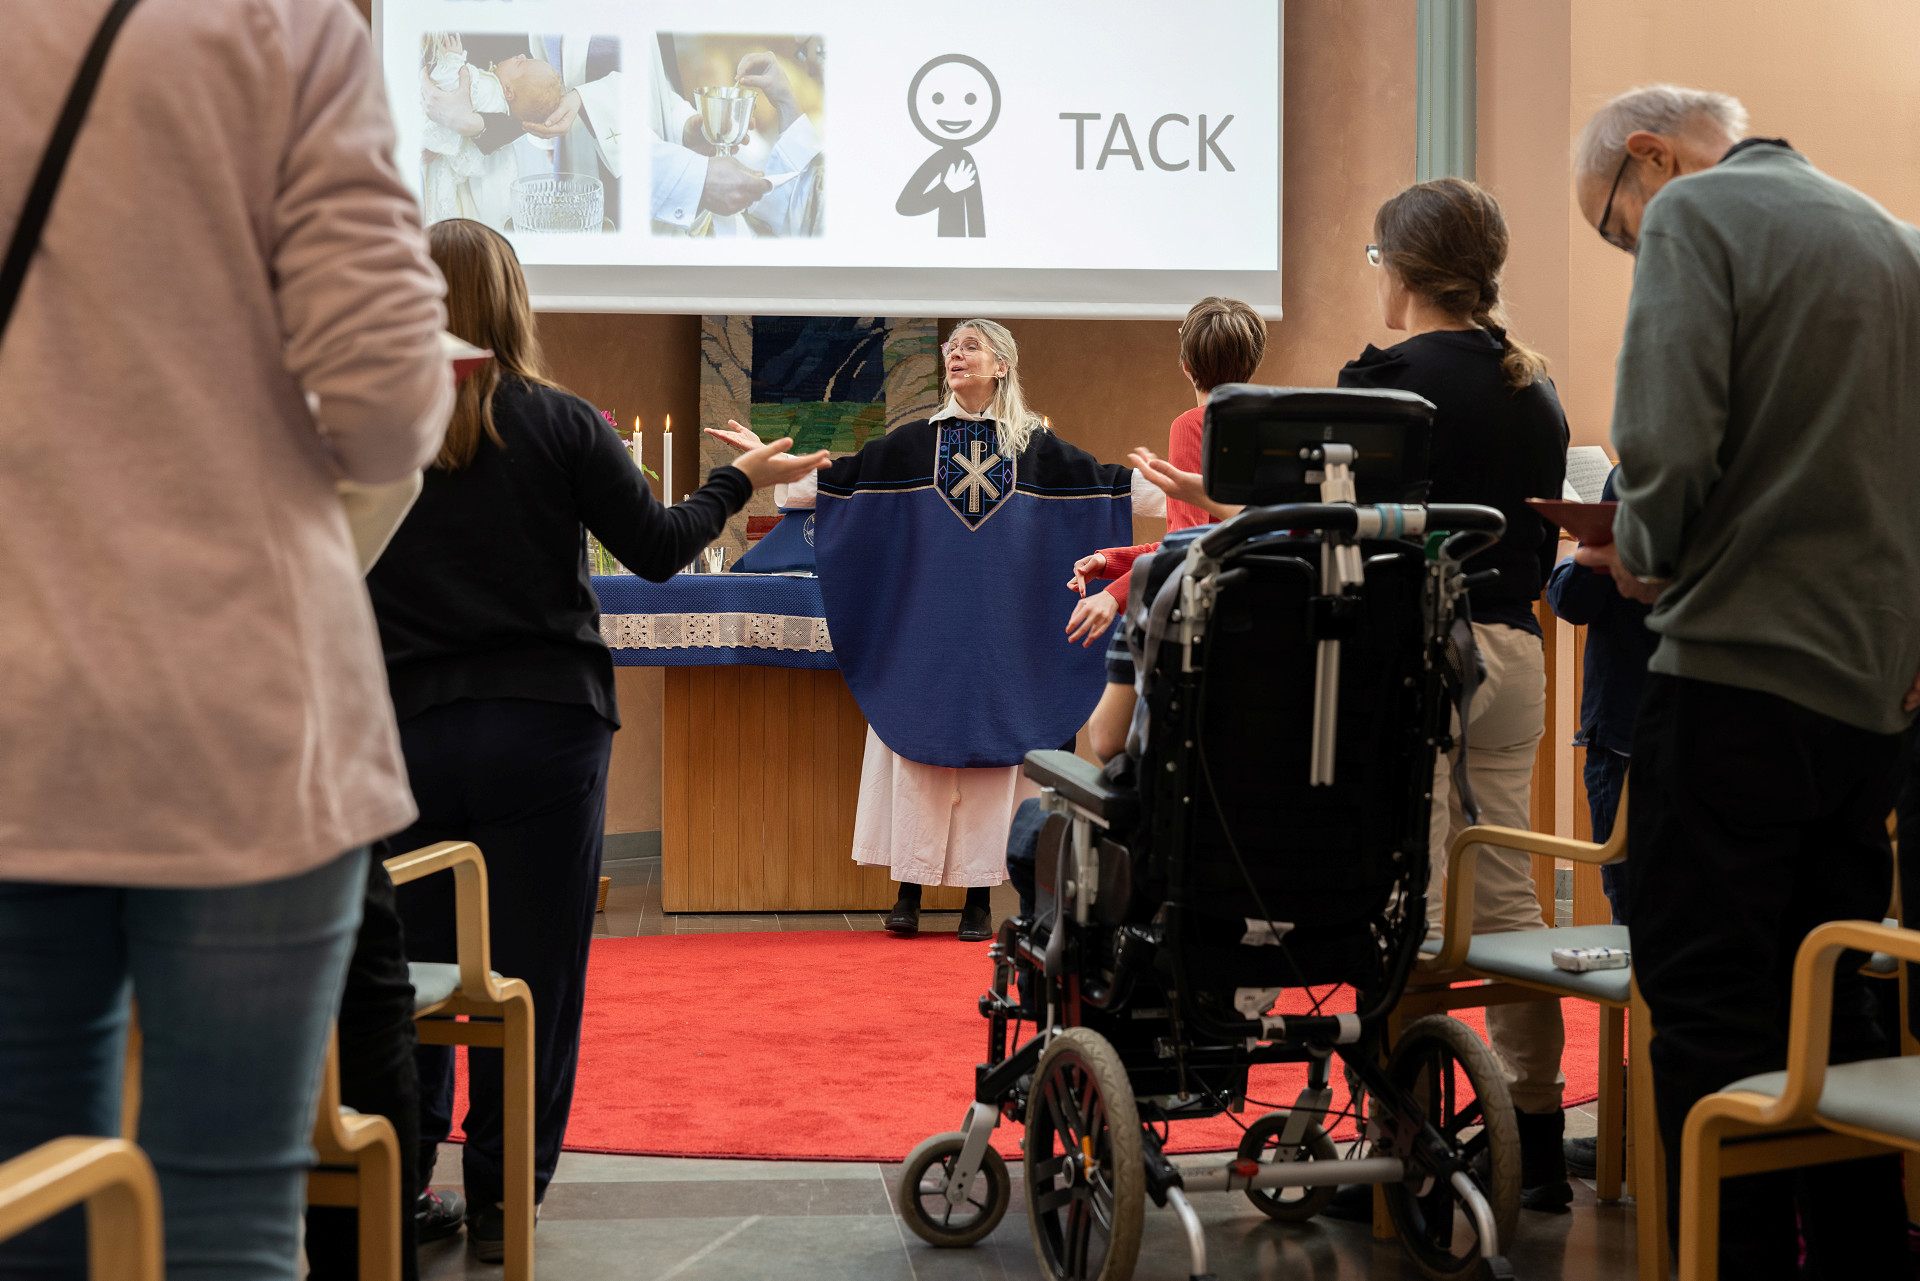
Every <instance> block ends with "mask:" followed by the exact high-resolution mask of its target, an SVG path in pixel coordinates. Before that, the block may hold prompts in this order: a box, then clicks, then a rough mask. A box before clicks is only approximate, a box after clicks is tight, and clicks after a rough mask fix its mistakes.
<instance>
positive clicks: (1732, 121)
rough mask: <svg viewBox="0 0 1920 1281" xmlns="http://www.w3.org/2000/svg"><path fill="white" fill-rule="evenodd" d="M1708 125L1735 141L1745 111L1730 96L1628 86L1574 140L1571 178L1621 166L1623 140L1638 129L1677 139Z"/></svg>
mask: <svg viewBox="0 0 1920 1281" xmlns="http://www.w3.org/2000/svg"><path fill="white" fill-rule="evenodd" d="M1703 124H1704V125H1708V126H1711V127H1712V128H1714V129H1717V130H1719V131H1720V132H1721V133H1724V134H1725V135H1726V136H1727V140H1728V141H1729V142H1738V141H1740V139H1741V137H1742V136H1743V135H1744V134H1745V133H1746V132H1747V109H1746V108H1745V107H1743V106H1741V105H1740V100H1739V99H1738V98H1736V97H1734V96H1733V95H1731V94H1725V93H1715V92H1714V91H1713V90H1711V89H1687V88H1683V87H1682V86H1680V85H1643V86H1641V87H1640V88H1638V89H1629V90H1627V91H1626V92H1625V93H1623V94H1621V95H1620V96H1618V97H1616V98H1614V99H1612V100H1611V101H1609V102H1608V103H1607V105H1606V106H1604V107H1602V108H1600V110H1598V111H1596V112H1594V113H1593V118H1592V119H1590V120H1588V121H1587V124H1586V127H1585V128H1584V129H1582V130H1581V131H1580V140H1579V141H1578V142H1576V143H1575V144H1574V153H1573V154H1574V176H1575V177H1578V178H1591V177H1593V176H1595V175H1597V174H1598V175H1604V174H1607V173H1610V172H1611V171H1612V170H1614V169H1615V168H1617V167H1618V166H1619V165H1620V162H1621V160H1622V158H1624V157H1625V156H1626V154H1627V139H1628V138H1629V137H1631V136H1632V135H1634V134H1636V133H1641V132H1645V133H1654V134H1659V135H1660V136H1661V137H1663V138H1679V137H1684V136H1686V135H1687V134H1690V133H1694V132H1696V131H1697V130H1698V129H1699V128H1700V126H1701V125H1703Z"/></svg>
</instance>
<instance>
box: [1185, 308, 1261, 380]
mask: <svg viewBox="0 0 1920 1281" xmlns="http://www.w3.org/2000/svg"><path fill="white" fill-rule="evenodd" d="M1266 353H1267V322H1266V321H1264V320H1262V319H1260V313H1259V312H1257V311H1255V310H1254V309H1253V308H1251V307H1249V306H1247V304H1245V303H1243V302H1241V301H1240V300H1239V299H1238V298H1202V299H1201V300H1200V301H1199V302H1197V303H1195V304H1193V310H1192V311H1189V312H1188V313H1187V318H1186V320H1185V321H1183V322H1182V323H1181V325H1180V366H1181V368H1183V369H1185V370H1186V371H1187V377H1188V378H1191V379H1192V380H1193V385H1194V388H1195V389H1196V390H1198V391H1212V390H1213V389H1214V388H1215V387H1218V386H1221V385H1222V384H1223V383H1243V382H1247V381H1248V380H1250V379H1251V378H1252V377H1253V371H1254V370H1256V369H1258V368H1259V367H1260V358H1261V357H1262V356H1264V355H1266Z"/></svg>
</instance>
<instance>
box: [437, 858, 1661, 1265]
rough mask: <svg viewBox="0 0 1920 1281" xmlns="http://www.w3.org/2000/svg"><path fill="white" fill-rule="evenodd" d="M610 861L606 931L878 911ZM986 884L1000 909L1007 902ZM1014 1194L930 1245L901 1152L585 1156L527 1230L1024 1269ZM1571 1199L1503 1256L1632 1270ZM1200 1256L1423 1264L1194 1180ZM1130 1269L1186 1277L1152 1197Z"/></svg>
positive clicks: (600, 923) (457, 1244)
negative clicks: (795, 903)
mask: <svg viewBox="0 0 1920 1281" xmlns="http://www.w3.org/2000/svg"><path fill="white" fill-rule="evenodd" d="M606 874H607V875H609V876H611V877H613V888H612V890H611V892H610V893H609V895H608V904H607V911H606V912H605V913H603V914H602V915H601V916H600V917H599V918H597V920H596V923H595V933H596V934H597V935H599V936H601V937H622V938H624V937H633V936H636V935H647V934H674V933H682V934H684V933H696V932H717V931H733V930H776V929H777V930H819V929H829V930H863V929H879V928H880V919H881V914H880V913H873V912H855V913H838V912H805V913H781V914H777V915H773V914H769V915H715V916H694V915H684V914H680V915H672V916H669V915H668V914H666V913H664V912H662V911H661V909H660V864H659V860H658V859H657V858H640V859H626V860H621V861H619V862H609V863H608V864H607V865H606ZM1013 906H1014V904H1013V900H1012V897H1011V890H1010V889H1009V888H1008V887H1005V886H1002V887H1000V889H999V890H998V891H996V894H995V901H994V909H995V911H994V915H995V917H996V919H997V918H998V917H999V916H1001V915H1002V914H1004V913H1005V912H1008V911H1011V910H1012V909H1013ZM958 919H959V914H958V913H953V912H947V913H928V914H926V915H925V916H923V917H922V918H921V926H922V928H923V929H926V930H929V931H933V930H951V929H954V928H956V924H957V922H958ZM1594 1123H1595V1118H1594V1116H1593V1114H1592V1112H1591V1110H1590V1109H1585V1108H1580V1109H1572V1110H1570V1111H1569V1113H1568V1126H1567V1129H1568V1133H1570V1134H1591V1133H1593V1129H1594ZM1012 1172H1013V1175H1014V1180H1015V1186H1014V1201H1013V1208H1012V1209H1011V1210H1010V1211H1009V1212H1008V1214H1007V1217H1006V1219H1005V1220H1004V1221H1003V1222H1002V1223H1001V1224H1000V1226H999V1228H998V1229H997V1230H996V1231H995V1232H994V1234H993V1235H992V1236H990V1237H988V1238H987V1239H986V1240H985V1241H983V1242H981V1243H980V1244H979V1245H977V1246H974V1247H972V1248H971V1249H966V1250H935V1249H932V1248H931V1247H929V1246H927V1245H925V1244H923V1243H922V1242H921V1241H920V1240H919V1239H918V1238H917V1237H915V1236H913V1235H912V1234H911V1233H910V1232H908V1231H907V1230H906V1227H905V1225H904V1224H903V1223H902V1222H901V1221H900V1220H899V1218H898V1217H897V1216H896V1214H895V1212H894V1205H893V1193H892V1186H893V1183H894V1180H895V1178H896V1177H897V1175H898V1173H899V1170H898V1167H897V1166H892V1165H884V1164H875V1163H873V1162H832V1161H719V1160H705V1159H676V1158H671V1157H623V1156H596V1155H589V1154H584V1153H573V1152H569V1153H566V1154H565V1155H563V1156H562V1157H561V1159H560V1167H559V1170H558V1171H557V1173H556V1175H555V1177H554V1182H553V1186H552V1187H551V1188H550V1189H549V1190H548V1193H547V1199H546V1203H545V1204H544V1205H543V1206H542V1208H541V1215H540V1224H539V1229H538V1231H537V1233H536V1237H535V1242H536V1251H537V1254H536V1259H537V1266H538V1273H539V1277H540V1281H601V1279H602V1278H622V1279H625V1278H632V1279H633V1281H736V1279H746V1278H756V1279H757V1278H769V1279H778V1281H1026V1279H1028V1278H1038V1277H1039V1276H1040V1275H1041V1274H1040V1270H1039V1266H1038V1264H1037V1263H1036V1262H1035V1259H1034V1254H1033V1246H1032V1243H1031V1239H1030V1237H1029V1234H1028V1225H1027V1216H1026V1210H1025V1198H1024V1194H1023V1192H1022V1189H1021V1185H1020V1176H1019V1167H1018V1165H1017V1164H1015V1165H1014V1166H1013V1170H1012ZM459 1180H460V1157H459V1149H458V1148H456V1147H452V1146H448V1147H445V1148H442V1149H441V1153H440V1163H439V1167H438V1168H437V1169H436V1171H435V1183H436V1184H437V1185H439V1186H443V1187H458V1186H459ZM1575 1193H1576V1201H1575V1205H1574V1210H1573V1212H1572V1213H1571V1214H1565V1215H1541V1214H1532V1213H1523V1215H1522V1220H1521V1228H1520V1233H1519V1238H1518V1240H1517V1241H1516V1242H1515V1243H1514V1245H1513V1249H1512V1253H1511V1255H1510V1258H1511V1260H1512V1262H1513V1263H1514V1266H1515V1270H1516V1275H1517V1276H1519V1277H1520V1278H1522V1279H1523V1281H1614V1279H1615V1278H1620V1279H1622V1281H1624V1279H1625V1278H1630V1277H1632V1276H1633V1275H1634V1267H1633V1260H1634V1246H1633V1215H1634V1209H1633V1206H1632V1205H1631V1204H1624V1205H1601V1204H1599V1203H1598V1202H1596V1201H1595V1200H1594V1198H1593V1192H1592V1189H1591V1187H1589V1186H1586V1185H1576V1189H1575ZM1194 1204H1195V1206H1196V1208H1197V1209H1198V1210H1199V1211H1200V1215H1201V1218H1202V1220H1203V1221H1204V1222H1205V1224H1206V1226H1207V1244H1208V1249H1209V1263H1210V1266H1211V1268H1212V1270H1213V1272H1214V1274H1215V1275H1216V1276H1217V1277H1218V1278H1219V1279H1220V1281H1255V1279H1258V1281H1278V1279H1280V1278H1288V1279H1289V1281H1292V1279H1311V1281H1350V1279H1352V1278H1362V1277H1365V1278H1378V1279H1380V1281H1398V1279H1399V1278H1408V1279H1409V1281H1410V1279H1411V1278H1414V1277H1417V1276H1418V1275H1419V1273H1418V1272H1417V1271H1416V1270H1415V1269H1414V1267H1413V1265H1412V1264H1411V1263H1409V1262H1407V1261H1406V1260H1405V1259H1404V1258H1403V1257H1402V1255H1401V1253H1400V1251H1399V1248H1398V1247H1397V1246H1395V1245H1394V1244H1393V1243H1391V1242H1378V1241H1375V1240H1373V1238H1372V1235H1371V1233H1370V1232H1369V1231H1368V1229H1367V1228H1366V1227H1365V1226H1363V1225H1359V1224H1351V1223H1340V1222H1335V1221H1332V1220H1316V1221H1315V1222H1312V1223H1309V1224H1305V1225H1301V1226H1293V1225H1283V1224H1277V1223H1272V1222H1270V1221H1269V1220H1267V1219H1266V1218H1265V1216H1263V1215H1261V1214H1260V1213H1259V1212H1258V1211H1257V1210H1255V1209H1254V1208H1253V1207H1252V1206H1251V1205H1249V1204H1248V1203H1247V1201H1246V1198H1245V1197H1244V1196H1242V1195H1241V1194H1239V1193H1213V1194H1201V1195H1198V1196H1195V1197H1194ZM420 1263H421V1276H422V1278H423V1281H454V1279H455V1278H461V1279H465V1278H475V1279H477V1281H493V1279H495V1278H497V1277H498V1276H499V1273H500V1270H499V1268H498V1267H496V1266H493V1265H487V1264H481V1263H477V1262H474V1261H473V1260H472V1259H471V1258H470V1257H468V1255H467V1252H466V1248H465V1243H464V1240H463V1239H461V1238H457V1237H456V1238H454V1239H452V1240H448V1241H441V1242H435V1243H434V1244H432V1245H429V1246H426V1247H424V1248H422V1250H421V1252H420ZM1134 1275H1135V1276H1137V1277H1139V1278H1142V1281H1157V1279H1159V1278H1167V1279H1168V1281H1172V1279H1174V1278H1184V1277H1185V1276H1186V1275H1187V1254H1186V1245H1185V1240H1184V1238H1183V1237H1182V1235H1181V1233H1180V1230H1179V1226H1178V1223H1177V1222H1176V1220H1175V1219H1174V1218H1173V1216H1172V1214H1171V1213H1170V1212H1168V1211H1163V1210H1155V1209H1153V1208H1152V1206H1151V1204H1150V1203H1149V1206H1148V1210H1147V1222H1146V1232H1145V1236H1144V1240H1143V1243H1142V1246H1141V1252H1140V1262H1139V1265H1138V1266H1137V1268H1136V1269H1135V1272H1134Z"/></svg>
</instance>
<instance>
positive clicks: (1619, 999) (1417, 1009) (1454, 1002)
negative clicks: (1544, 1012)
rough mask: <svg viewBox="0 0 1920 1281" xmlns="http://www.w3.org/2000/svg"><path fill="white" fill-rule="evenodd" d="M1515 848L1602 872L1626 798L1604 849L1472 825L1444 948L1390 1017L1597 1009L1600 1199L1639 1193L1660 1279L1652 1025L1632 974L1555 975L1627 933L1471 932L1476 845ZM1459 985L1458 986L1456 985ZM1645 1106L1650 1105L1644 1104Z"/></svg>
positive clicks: (1456, 857)
mask: <svg viewBox="0 0 1920 1281" xmlns="http://www.w3.org/2000/svg"><path fill="white" fill-rule="evenodd" d="M1483 845H1484V846H1488V847H1490V848H1494V849H1504V850H1514V851H1518V852H1522V853H1527V854H1538V855H1544V856H1547V857H1549V858H1564V859H1569V860H1571V861H1573V862H1576V863H1586V864H1594V865H1603V864H1607V863H1617V862H1620V861H1622V860H1623V859H1625V858H1626V856H1627V796H1626V793H1625V791H1624V790H1623V791H1622V793H1621V797H1620V809H1619V812H1618V814H1617V815H1616V816H1615V818H1614V822H1613V835H1612V836H1611V837H1610V838H1609V839H1608V841H1607V842H1606V844H1604V845H1596V844H1594V843H1593V842H1591V841H1578V840H1572V839H1569V838H1567V837H1561V836H1548V835H1545V834H1543V833H1539V832H1529V831H1525V830H1523V829H1520V828H1511V827H1493V826H1476V827H1470V828H1468V829H1467V830H1466V831H1464V832H1462V833H1460V835H1459V837H1458V838H1456V839H1455V840H1454V842H1453V846H1452V848H1451V849H1449V850H1448V851H1447V880H1446V890H1445V900H1444V905H1443V910H1442V916H1441V936H1440V939H1439V941H1438V943H1437V944H1436V943H1429V944H1427V946H1426V948H1425V949H1424V951H1425V955H1423V956H1422V957H1421V959H1420V961H1419V973H1418V974H1416V976H1415V978H1414V980H1413V982H1412V983H1410V984H1409V985H1408V988H1407V992H1406V995H1405V996H1404V997H1403V998H1402V999H1401V1002H1400V1005H1399V1008H1398V1009H1397V1010H1396V1011H1395V1013H1394V1020H1395V1026H1394V1028H1393V1030H1394V1031H1395V1032H1396V1033H1397V1031H1398V1025H1399V1024H1400V1023H1403V1022H1406V1021H1410V1020H1412V1019H1415V1018H1418V1017H1420V1016H1421V1015H1423V1014H1430V1013H1436V1012H1440V1011H1448V1010H1458V1009H1478V1008H1484V1007H1487V1006H1493V1005H1506V1004H1510V1003H1513V1002H1516V1001H1546V1000H1555V1001H1557V1000H1561V999H1563V998H1566V997H1574V998H1577V999H1579V1000H1583V1001H1592V1002H1593V1003H1594V1004H1595V1005H1597V1006H1599V1007H1600V1098H1599V1112H1600V1125H1599V1143H1598V1148H1597V1153H1596V1156H1597V1169H1596V1171H1595V1174H1596V1176H1597V1177H1596V1178H1595V1180H1594V1183H1595V1185H1596V1192H1597V1195H1598V1196H1599V1197H1600V1199H1601V1200H1603V1201H1613V1200H1618V1199H1619V1198H1620V1196H1621V1195H1622V1192H1623V1191H1626V1190H1631V1191H1633V1192H1635V1193H1636V1195H1637V1196H1638V1200H1639V1203H1640V1206H1641V1207H1642V1213H1640V1214H1639V1216H1638V1226H1639V1236H1640V1241H1639V1250H1640V1277H1641V1279H1642V1281H1664V1278H1665V1276H1666V1257H1667V1253H1666V1245H1665V1239H1664V1238H1665V1235H1666V1234H1665V1227H1664V1216H1663V1215H1662V1214H1659V1213H1653V1214H1648V1213H1645V1210H1646V1208H1647V1207H1649V1206H1656V1205H1663V1204H1664V1203H1665V1201H1664V1194H1663V1195H1662V1196H1661V1197H1660V1198H1659V1199H1655V1198H1654V1197H1652V1196H1650V1195H1648V1193H1647V1189H1650V1188H1662V1187H1664V1184H1665V1180H1664V1178H1662V1177H1661V1176H1660V1174H1659V1171H1658V1169H1656V1168H1655V1165H1656V1164H1657V1162H1658V1161H1659V1159H1660V1157H1659V1154H1660V1144H1659V1128H1658V1125H1657V1122H1656V1118H1655V1115H1654V1110H1653V1107H1652V1104H1651V1100H1652V1098H1653V1085H1652V1075H1651V1070H1650V1069H1649V1068H1648V1067H1647V1062H1648V1061H1647V1057H1646V1053H1645V1044H1646V1039H1647V1038H1650V1036H1651V1031H1650V1027H1651V1025H1650V1023H1649V1021H1648V1018H1647V1015H1646V1007H1645V1005H1644V1004H1643V1003H1641V1002H1640V999H1639V991H1638V989H1637V988H1636V987H1635V986H1634V984H1633V976H1632V972H1631V970H1628V969H1619V970H1589V971H1586V972H1584V973H1577V974H1575V973H1568V972H1567V971H1565V970H1560V969H1556V968H1555V967H1554V964H1553V951H1554V949H1555V948H1562V947H1619V948H1625V947H1629V940H1628V934H1627V929H1626V927H1625V926H1619V925H1578V926H1568V927H1561V928H1547V929H1539V930H1521V931H1515V932H1512V933H1505V934H1475V933H1474V932H1473V891H1474V863H1475V861H1476V859H1477V857H1478V847H1480V846H1483ZM1456 984H1460V986H1456ZM1629 1010H1631V1011H1632V1012H1633V1017H1632V1019H1631V1024H1632V1027H1633V1031H1634V1038H1633V1039H1634V1053H1633V1055H1632V1056H1631V1060H1630V1061H1631V1063H1632V1065H1633V1078H1634V1080H1633V1096H1634V1100H1635V1105H1634V1107H1633V1109H1632V1113H1633V1116H1632V1133H1631V1134H1628V1133H1627V1109H1626V1099H1625V1094H1626V1091H1625V1088H1624V1087H1625V1079H1626V1062H1627V1061H1628V1056H1627V1054H1626V1050H1627V1045H1626V1027H1627V1024H1628V1022H1629V1020H1628V1018H1627V1012H1628V1011H1629ZM1642 1100H1645V1101H1646V1102H1644V1103H1642ZM1623 1139H1624V1140H1625V1144H1624V1146H1625V1148H1626V1151H1627V1154H1628V1158H1629V1164H1631V1165H1632V1166H1633V1167H1634V1169H1633V1176H1632V1187H1631V1188H1630V1189H1629V1188H1627V1187H1626V1186H1625V1183H1626V1174H1627V1172H1626V1170H1625V1169H1623V1168H1622V1162H1621V1159H1620V1158H1621V1151H1622V1147H1623Z"/></svg>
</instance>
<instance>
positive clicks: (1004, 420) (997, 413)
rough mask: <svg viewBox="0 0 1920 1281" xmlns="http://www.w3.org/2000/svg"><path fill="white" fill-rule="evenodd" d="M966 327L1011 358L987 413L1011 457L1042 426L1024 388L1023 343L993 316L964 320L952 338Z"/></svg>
mask: <svg viewBox="0 0 1920 1281" xmlns="http://www.w3.org/2000/svg"><path fill="white" fill-rule="evenodd" d="M962 329H971V330H973V332H975V333H976V334H979V335H980V340H981V341H982V342H984V343H986V345H987V349H988V350H989V351H991V352H993V354H994V356H995V357H996V358H998V359H1000V360H1004V361H1006V362H1007V372H1006V373H1005V374H1004V375H1003V376H1001V377H999V378H996V379H994V383H993V403H992V404H990V405H988V406H987V416H988V417H989V418H991V419H993V422H994V427H995V428H996V435H997V437H998V439H999V442H1000V452H1001V453H1003V454H1005V455H1006V456H1007V457H1009V458H1011V457H1014V456H1015V455H1017V454H1020V453H1022V452H1024V451H1025V450H1026V447H1027V442H1028V441H1030V440H1032V439H1033V433H1035V432H1036V431H1039V430H1041V422H1040V415H1038V414H1036V413H1034V412H1033V411H1032V410H1031V409H1028V408H1027V398H1026V395H1025V394H1024V393H1023V392H1022V391H1021V389H1020V347H1019V345H1018V344H1017V343H1015V342H1014V341H1013V335H1012V334H1011V333H1009V332H1008V331H1007V327H1006V326H1005V325H1002V324H999V323H998V322H996V321H992V320H963V321H961V322H960V323H959V324H957V325H955V326H954V327H953V329H952V330H951V331H950V332H949V333H948V334H947V341H948V342H952V341H953V340H954V339H955V338H956V337H958V336H959V333H960V331H961V330H962Z"/></svg>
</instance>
